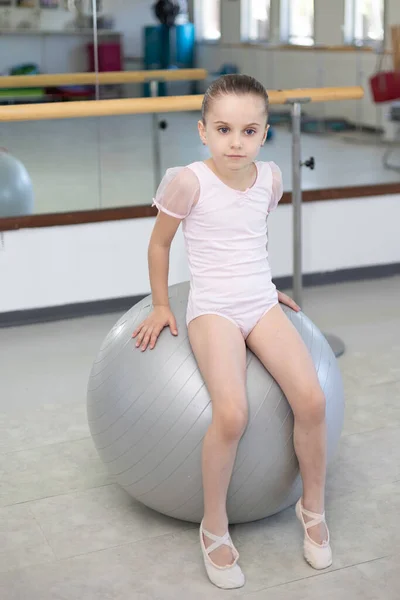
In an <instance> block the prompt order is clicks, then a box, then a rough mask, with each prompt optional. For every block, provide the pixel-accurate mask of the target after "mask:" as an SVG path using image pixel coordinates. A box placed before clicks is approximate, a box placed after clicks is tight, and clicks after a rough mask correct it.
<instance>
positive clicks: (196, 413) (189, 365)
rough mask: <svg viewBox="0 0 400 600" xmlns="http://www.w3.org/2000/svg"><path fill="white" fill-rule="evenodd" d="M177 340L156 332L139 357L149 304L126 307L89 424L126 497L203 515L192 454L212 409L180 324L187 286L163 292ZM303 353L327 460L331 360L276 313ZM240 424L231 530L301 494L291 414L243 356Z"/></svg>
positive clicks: (338, 388)
mask: <svg viewBox="0 0 400 600" xmlns="http://www.w3.org/2000/svg"><path fill="white" fill-rule="evenodd" d="M169 297H170V303H171V307H172V310H173V312H174V314H175V316H176V320H177V325H178V328H179V335H178V336H177V337H174V336H172V335H171V334H170V332H169V331H168V330H167V329H165V330H164V331H163V332H162V333H161V335H160V338H159V340H158V343H157V345H156V347H155V349H154V350H148V351H146V352H143V353H142V352H140V350H138V349H137V348H136V347H135V340H133V339H132V332H133V331H134V329H135V328H136V326H137V325H138V324H139V323H140V322H141V321H142V320H143V319H144V318H145V317H146V315H147V314H148V313H149V312H150V310H151V297H147V298H145V299H144V300H142V301H141V302H139V304H137V305H136V306H134V307H133V308H131V310H129V311H128V312H127V313H126V314H125V315H123V316H122V317H121V318H120V320H119V321H118V322H117V323H116V325H114V327H113V328H112V330H111V331H110V333H109V334H108V335H107V337H106V338H105V340H104V342H103V344H102V346H101V348H100V351H99V354H98V356H97V359H96V360H95V362H94V365H93V367H92V371H91V375H90V380H89V386H88V419H89V425H90V430H91V434H92V437H93V440H94V443H95V445H96V447H97V450H98V452H99V454H100V457H101V458H102V460H103V461H104V462H105V463H106V465H107V467H108V469H109V470H110V472H111V473H112V475H113V476H114V477H115V479H116V481H117V482H118V483H119V484H120V485H121V486H122V487H124V488H125V489H126V490H127V491H128V492H129V493H130V494H131V495H132V496H133V497H134V498H136V499H137V500H139V501H140V502H142V503H143V504H145V505H146V506H149V507H150V508H153V509H155V510H157V511H159V512H161V513H164V514H166V515H169V516H172V517H176V518H178V519H183V520H185V521H192V522H199V521H200V520H201V518H202V516H203V496H202V480H201V447H202V441H203V437H204V434H205V432H206V430H207V428H208V426H209V424H210V421H211V404H210V399H209V396H208V393H207V390H206V388H205V386H204V383H203V379H202V377H201V375H200V373H199V371H198V369H197V365H196V361H195V359H194V357H193V355H192V352H191V348H190V344H189V340H188V336H187V329H186V325H185V314H186V304H187V299H188V284H186V283H182V284H178V285H174V286H171V287H170V288H169ZM283 309H284V310H285V312H286V314H287V315H288V317H289V319H291V321H292V322H293V324H294V325H295V327H296V328H297V329H298V331H299V332H300V334H301V336H302V338H303V339H304V341H305V343H306V345H307V346H308V348H309V350H310V352H311V355H312V358H313V360H314V363H315V365H316V368H317V371H318V377H319V381H320V383H321V386H322V388H323V390H324V392H325V396H326V400H327V410H326V413H327V422H328V457H329V459H331V458H332V456H333V454H334V452H335V450H336V447H337V444H338V441H339V437H340V434H341V429H342V424H343V415H344V399H343V386H342V379H341V376H340V371H339V367H338V363H337V360H336V358H335V356H334V354H333V352H332V350H331V348H330V346H329V344H328V343H327V341H326V340H325V338H324V336H323V335H322V334H321V332H320V331H319V330H318V329H317V328H316V327H315V325H314V324H313V323H312V322H311V321H310V320H309V319H308V318H307V317H306V316H305V314H304V313H302V312H300V313H295V312H294V311H292V310H290V309H289V308H287V307H283ZM247 394H248V403H249V424H248V426H247V429H246V432H245V434H244V436H243V437H242V439H241V441H240V444H239V448H238V454H237V457H236V462H235V467H234V472H233V476H232V480H231V484H230V487H229V491H228V503H227V508H228V515H229V519H230V522H231V523H243V522H247V521H253V520H256V519H261V518H264V517H267V516H269V515H272V514H274V513H276V512H278V511H280V510H283V509H284V508H286V507H288V506H291V505H292V504H294V503H295V502H296V501H297V499H298V498H299V497H300V495H301V481H300V477H299V469H298V462H297V460H296V456H295V454H294V449H293V415H292V411H291V410H290V408H289V405H288V402H287V400H286V399H285V397H284V396H283V394H282V392H281V389H280V388H279V386H278V385H277V383H276V382H275V381H274V379H272V377H271V376H270V375H269V373H268V372H267V371H266V370H265V369H264V367H263V366H262V364H261V363H260V362H259V361H258V359H257V358H256V356H254V354H252V353H251V352H250V351H249V350H248V351H247Z"/></svg>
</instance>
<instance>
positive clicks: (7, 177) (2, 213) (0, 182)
mask: <svg viewBox="0 0 400 600" xmlns="http://www.w3.org/2000/svg"><path fill="white" fill-rule="evenodd" d="M33 207H34V196H33V187H32V182H31V179H30V177H29V174H28V171H27V170H26V168H25V167H24V165H23V164H22V162H21V161H19V160H18V159H16V158H15V157H14V156H12V154H9V153H8V152H7V151H4V150H1V149H0V217H19V216H23V215H30V214H32V212H33Z"/></svg>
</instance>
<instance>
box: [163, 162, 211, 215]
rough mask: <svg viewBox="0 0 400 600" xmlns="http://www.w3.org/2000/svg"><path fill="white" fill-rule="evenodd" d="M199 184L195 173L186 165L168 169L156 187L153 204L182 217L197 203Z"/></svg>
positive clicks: (169, 213)
mask: <svg viewBox="0 0 400 600" xmlns="http://www.w3.org/2000/svg"><path fill="white" fill-rule="evenodd" d="M199 193H200V184H199V180H198V179H197V176H196V174H195V173H194V172H193V171H192V170H191V169H189V168H188V167H174V168H173V169H168V170H167V171H166V173H165V175H164V177H163V179H162V181H161V183H160V185H159V187H158V190H157V192H156V196H155V198H154V200H153V206H156V207H157V208H158V210H161V211H162V212H164V213H166V214H167V215H170V216H171V217H176V218H177V219H184V218H185V217H187V216H188V215H189V213H190V211H191V210H192V208H193V206H194V205H195V204H196V203H197V201H198V199H199Z"/></svg>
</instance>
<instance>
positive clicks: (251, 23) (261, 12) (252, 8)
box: [240, 0, 271, 42]
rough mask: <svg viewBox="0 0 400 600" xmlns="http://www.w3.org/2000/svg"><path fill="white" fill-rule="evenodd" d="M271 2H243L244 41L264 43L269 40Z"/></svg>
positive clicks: (242, 25) (259, 0) (244, 0)
mask: <svg viewBox="0 0 400 600" xmlns="http://www.w3.org/2000/svg"><path fill="white" fill-rule="evenodd" d="M270 8H271V0H242V5H241V11H242V14H241V19H240V21H241V28H242V32H241V33H242V40H248V41H262V42H265V41H267V40H268V39H269V24H270V21H269V17H270Z"/></svg>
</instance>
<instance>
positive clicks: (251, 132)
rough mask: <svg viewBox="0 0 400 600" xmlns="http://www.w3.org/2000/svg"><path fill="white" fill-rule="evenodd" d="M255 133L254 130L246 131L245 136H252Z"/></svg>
mask: <svg viewBox="0 0 400 600" xmlns="http://www.w3.org/2000/svg"><path fill="white" fill-rule="evenodd" d="M255 133H256V130H255V129H246V135H254V134H255Z"/></svg>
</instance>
